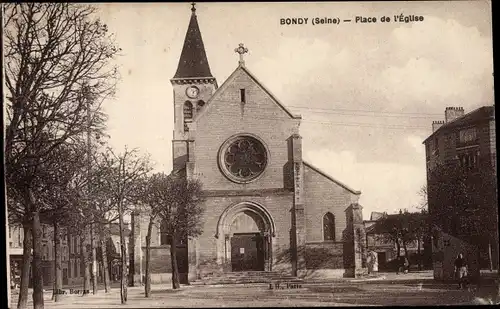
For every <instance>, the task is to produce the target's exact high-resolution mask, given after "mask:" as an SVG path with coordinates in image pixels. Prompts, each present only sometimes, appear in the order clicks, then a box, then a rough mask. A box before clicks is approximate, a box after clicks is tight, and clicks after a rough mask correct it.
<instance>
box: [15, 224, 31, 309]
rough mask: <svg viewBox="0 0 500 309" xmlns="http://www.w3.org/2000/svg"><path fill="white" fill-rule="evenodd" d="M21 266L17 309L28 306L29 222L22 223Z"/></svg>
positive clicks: (23, 308)
mask: <svg viewBox="0 0 500 309" xmlns="http://www.w3.org/2000/svg"><path fill="white" fill-rule="evenodd" d="M23 233H24V240H23V266H22V268H21V286H20V287H19V299H18V301H17V309H25V308H26V306H27V304H28V285H29V281H30V265H31V247H32V245H31V244H32V242H31V226H30V223H29V222H24V223H23Z"/></svg>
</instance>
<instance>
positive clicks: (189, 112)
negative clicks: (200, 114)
mask: <svg viewBox="0 0 500 309" xmlns="http://www.w3.org/2000/svg"><path fill="white" fill-rule="evenodd" d="M186 119H193V104H191V102H189V101H186V103H184V120H186Z"/></svg>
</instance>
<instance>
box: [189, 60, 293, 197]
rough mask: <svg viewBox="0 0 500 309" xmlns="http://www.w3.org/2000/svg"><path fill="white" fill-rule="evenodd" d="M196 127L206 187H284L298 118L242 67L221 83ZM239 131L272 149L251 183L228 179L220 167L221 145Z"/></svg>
mask: <svg viewBox="0 0 500 309" xmlns="http://www.w3.org/2000/svg"><path fill="white" fill-rule="evenodd" d="M240 89H245V90H246V104H244V106H242V104H241V103H240ZM195 127H196V128H195V132H192V133H193V135H194V136H195V137H194V139H195V154H194V157H195V160H196V166H195V170H196V173H197V175H198V178H199V179H200V180H201V181H202V182H203V189H204V190H251V189H261V188H283V186H284V168H285V164H286V163H287V162H288V159H289V158H288V155H289V154H288V144H287V142H286V140H287V139H288V138H289V137H290V136H291V135H292V134H293V133H297V131H298V120H295V119H292V118H291V117H290V116H289V115H288V114H287V113H286V112H285V111H284V110H283V109H282V108H281V107H279V106H278V105H277V104H276V103H275V102H274V101H273V99H272V98H271V97H270V96H269V95H268V94H267V93H266V92H265V91H264V90H263V89H262V88H261V87H260V86H259V85H258V84H256V83H255V82H254V80H253V79H252V78H251V77H250V76H249V75H247V74H246V73H245V72H244V71H243V70H241V69H239V70H238V71H237V72H235V73H234V75H233V76H232V77H230V78H229V80H228V81H227V82H226V83H224V84H223V85H222V86H221V89H220V91H219V92H217V93H216V94H215V96H214V97H213V99H212V100H211V102H210V105H209V106H208V107H207V108H206V111H205V112H204V113H203V115H202V116H201V118H200V119H199V120H198V121H197V122H196V124H195ZM270 128H272V129H271V130H270ZM239 133H251V134H254V135H256V136H258V137H259V138H260V139H262V141H263V143H264V144H265V146H266V148H267V149H268V150H269V157H268V163H267V168H266V170H265V171H264V172H263V174H262V175H261V177H260V178H259V179H257V180H255V181H253V182H251V183H248V184H238V183H234V182H232V181H230V180H228V179H227V178H226V177H225V176H224V175H223V174H222V173H221V172H220V170H219V166H218V152H219V148H220V147H221V145H222V144H223V143H224V142H225V141H226V140H227V139H228V138H229V137H231V136H233V135H235V134H239Z"/></svg>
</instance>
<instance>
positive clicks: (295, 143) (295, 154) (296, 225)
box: [289, 134, 306, 277]
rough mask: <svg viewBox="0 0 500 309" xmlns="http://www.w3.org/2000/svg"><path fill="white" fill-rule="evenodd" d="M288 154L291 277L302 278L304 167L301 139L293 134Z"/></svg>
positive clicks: (304, 242)
mask: <svg viewBox="0 0 500 309" xmlns="http://www.w3.org/2000/svg"><path fill="white" fill-rule="evenodd" d="M289 152H290V155H291V156H290V159H291V161H292V169H293V171H292V174H293V192H294V199H293V208H292V214H291V219H292V231H291V235H290V236H291V248H290V249H291V260H292V275H293V276H298V277H302V276H304V275H305V273H306V259H305V253H306V252H305V250H306V248H305V244H306V224H305V223H306V219H305V209H304V165H303V163H302V137H301V136H300V135H299V134H293V135H292V136H291V137H290V138H289Z"/></svg>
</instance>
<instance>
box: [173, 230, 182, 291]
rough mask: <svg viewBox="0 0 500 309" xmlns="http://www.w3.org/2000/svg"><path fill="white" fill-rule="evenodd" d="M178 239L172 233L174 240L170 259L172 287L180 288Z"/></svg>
mask: <svg viewBox="0 0 500 309" xmlns="http://www.w3.org/2000/svg"><path fill="white" fill-rule="evenodd" d="M176 244H177V239H176V237H175V236H173V235H172V242H171V243H170V260H171V262H172V289H178V288H180V286H181V285H180V283H179V269H178V268H177V246H176Z"/></svg>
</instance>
